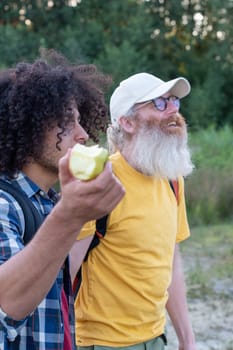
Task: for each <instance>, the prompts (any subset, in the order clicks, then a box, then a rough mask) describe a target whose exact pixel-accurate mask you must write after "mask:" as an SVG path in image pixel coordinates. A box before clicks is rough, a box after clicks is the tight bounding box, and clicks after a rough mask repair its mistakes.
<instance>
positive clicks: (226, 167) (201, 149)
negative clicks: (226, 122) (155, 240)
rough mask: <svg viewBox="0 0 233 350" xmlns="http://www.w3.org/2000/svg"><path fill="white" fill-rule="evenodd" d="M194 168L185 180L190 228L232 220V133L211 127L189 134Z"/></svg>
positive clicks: (228, 130)
mask: <svg viewBox="0 0 233 350" xmlns="http://www.w3.org/2000/svg"><path fill="white" fill-rule="evenodd" d="M190 145H191V149H192V153H193V161H194V164H195V166H196V169H195V170H194V172H193V174H192V175H191V176H190V177H189V178H187V180H186V201H187V209H188V216H189V219H190V222H191V224H192V225H199V224H203V223H205V224H210V223H216V222H219V221H222V220H233V212H232V207H233V191H232V188H233V151H232V150H233V132H232V130H231V129H230V128H229V127H227V126H226V127H225V128H223V129H221V130H219V131H216V130H215V129H214V128H213V127H210V128H209V129H207V130H202V131H199V132H197V133H193V134H190Z"/></svg>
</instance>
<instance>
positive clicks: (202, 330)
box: [167, 295, 233, 350]
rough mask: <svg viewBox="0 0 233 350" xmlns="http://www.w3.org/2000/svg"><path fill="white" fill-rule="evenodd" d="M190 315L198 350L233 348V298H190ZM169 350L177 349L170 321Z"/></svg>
mask: <svg viewBox="0 0 233 350" xmlns="http://www.w3.org/2000/svg"><path fill="white" fill-rule="evenodd" d="M189 309H190V316H191V319H192V324H193V328H194V331H195V334H196V340H197V350H233V295H232V298H227V299H225V298H224V300H222V299H221V298H219V299H217V298H216V297H215V298H213V299H210V298H208V299H207V300H206V301H204V300H200V299H199V300H193V301H190V300H189ZM167 332H168V334H167V336H168V342H169V344H168V346H167V350H177V349H178V348H177V346H176V344H177V341H176V336H175V333H174V330H173V328H172V327H171V324H170V321H168V328H167Z"/></svg>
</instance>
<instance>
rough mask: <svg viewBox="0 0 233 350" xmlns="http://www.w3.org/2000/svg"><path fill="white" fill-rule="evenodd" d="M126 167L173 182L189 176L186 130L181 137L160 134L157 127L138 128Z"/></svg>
mask: <svg viewBox="0 0 233 350" xmlns="http://www.w3.org/2000/svg"><path fill="white" fill-rule="evenodd" d="M130 163H131V164H132V165H133V166H134V167H135V168H136V169H137V170H138V171H140V172H141V173H143V174H145V175H147V176H155V177H156V178H162V179H164V178H166V179H169V180H175V179H177V178H178V177H179V176H187V175H189V174H191V172H192V170H193V168H194V165H193V164H192V161H191V155H190V150H189V147H188V144H187V131H186V126H184V127H183V130H182V133H180V132H179V133H172V134H168V133H164V132H163V131H162V130H161V129H160V128H159V127H156V128H155V127H154V128H148V127H143V128H140V130H139V133H138V135H137V138H136V140H135V143H134V148H133V151H132V152H131V155H130Z"/></svg>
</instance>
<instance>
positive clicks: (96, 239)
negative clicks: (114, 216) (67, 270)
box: [84, 215, 108, 261]
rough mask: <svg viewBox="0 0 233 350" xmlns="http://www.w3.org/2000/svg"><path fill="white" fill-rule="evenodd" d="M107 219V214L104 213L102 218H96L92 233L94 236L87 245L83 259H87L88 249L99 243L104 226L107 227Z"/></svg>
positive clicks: (104, 229) (104, 230) (103, 233)
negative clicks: (94, 228) (93, 232)
mask: <svg viewBox="0 0 233 350" xmlns="http://www.w3.org/2000/svg"><path fill="white" fill-rule="evenodd" d="M107 219H108V215H105V216H103V217H102V218H100V219H98V220H96V230H95V234H94V237H93V239H92V241H91V244H90V245H89V248H88V250H87V252H86V255H85V258H84V261H86V260H87V258H88V254H89V253H90V251H91V250H92V249H93V248H95V247H96V246H97V245H98V244H99V242H100V239H101V238H103V237H104V236H105V233H106V227H107Z"/></svg>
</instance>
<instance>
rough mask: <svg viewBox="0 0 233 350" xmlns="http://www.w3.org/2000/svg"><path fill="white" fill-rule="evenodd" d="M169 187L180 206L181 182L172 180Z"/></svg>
mask: <svg viewBox="0 0 233 350" xmlns="http://www.w3.org/2000/svg"><path fill="white" fill-rule="evenodd" d="M169 185H170V187H171V189H172V191H173V193H174V195H175V197H176V201H177V204H179V182H178V180H170V181H169Z"/></svg>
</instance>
